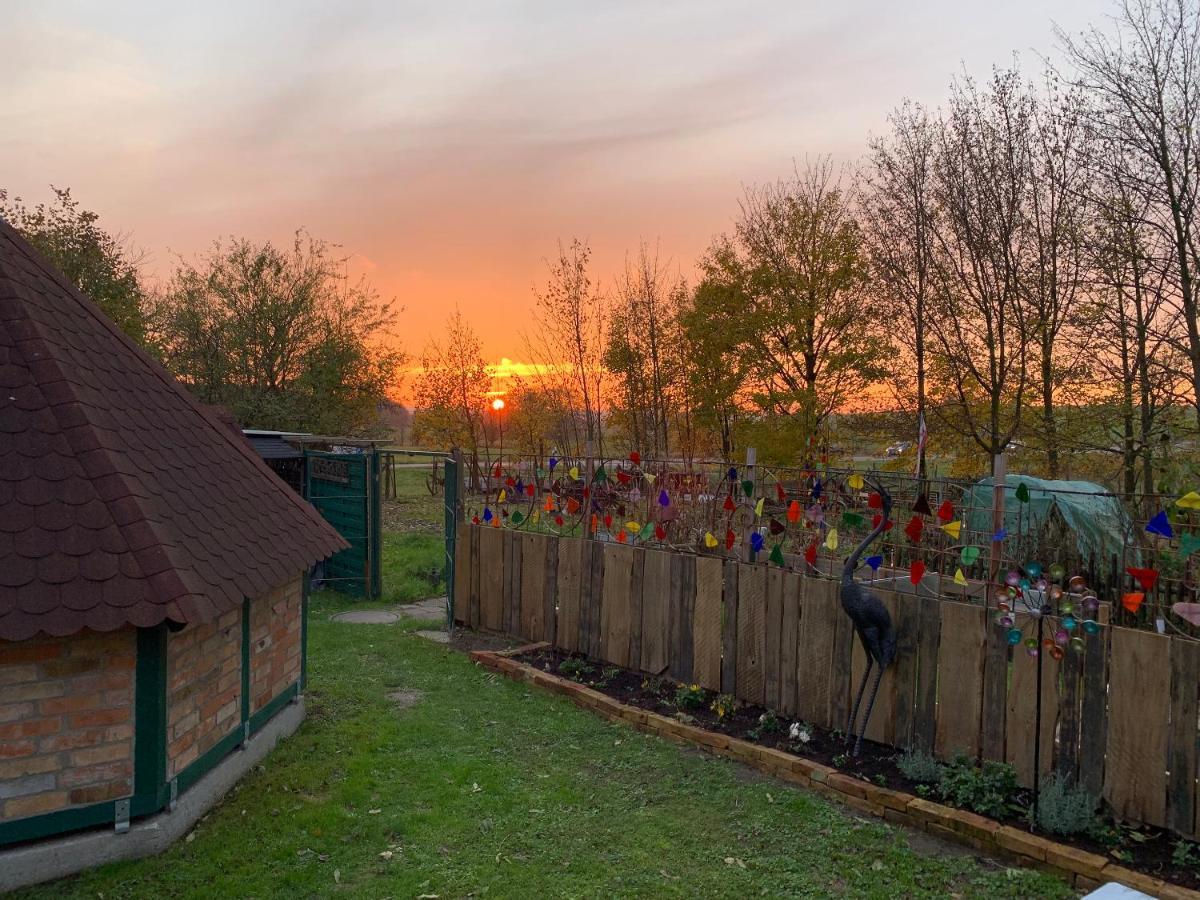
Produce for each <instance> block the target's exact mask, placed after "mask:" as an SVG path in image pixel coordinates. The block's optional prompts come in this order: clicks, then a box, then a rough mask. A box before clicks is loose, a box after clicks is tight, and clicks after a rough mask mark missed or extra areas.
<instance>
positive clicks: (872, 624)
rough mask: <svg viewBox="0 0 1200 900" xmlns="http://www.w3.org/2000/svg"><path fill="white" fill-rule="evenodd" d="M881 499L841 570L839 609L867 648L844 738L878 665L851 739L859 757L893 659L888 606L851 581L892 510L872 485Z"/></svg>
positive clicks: (887, 498)
mask: <svg viewBox="0 0 1200 900" xmlns="http://www.w3.org/2000/svg"><path fill="white" fill-rule="evenodd" d="M871 486H872V487H873V488H875V491H876V492H877V493H878V494H879V496H880V498H881V499H882V500H883V510H882V513H883V514H882V515H881V516H880V517H879V524H878V525H876V526H875V528H874V530H873V531H872V532H871V533H870V534H868V535H867V536H866V537H865V538H864V539H863V542H862V543H861V544H859V545H858V547H857V549H855V551H854V552H853V553H851V554H850V556H849V557H848V558H847V559H846V565H845V567H844V568H843V569H842V588H841V598H842V609H844V610H845V611H846V615H848V616H849V617H850V621H851V622H853V623H854V630H855V632H856V633H857V634H858V639H859V640H860V641H862V645H863V649H864V650H866V651H867V670H866V671H865V672H863V679H862V684H861V685H859V687H858V695H857V696H856V697H855V699H854V708H853V709H852V710H851V711H850V721H849V722H847V724H846V739H847V740H849V739H850V738H851V737H852V736H855V735H854V724H855V722H856V721H857V719H858V707H859V705H860V704H861V703H862V698H863V692H864V691H865V690H866V689H867V679H869V678H870V677H871V669H872V668H874V667H876V666H878V667H879V668H878V671H877V672H876V673H875V684H874V685H873V686H872V687H871V698H870V699H869V700H868V701H867V711H866V713H865V714H864V715H863V720H862V727H861V728H860V729H859V731H858V735H857V736H856V739H855V741H854V750H853V752H852V753H851V755H852V756H858V754H859V751H860V750H862V740H863V733H864V732H866V730H867V722H869V721H870V720H871V710H872V709H873V708H874V707H875V695H876V693H877V692H878V691H879V682H880V681H881V680H883V672H884V670H885V669H886V668H887V667H888V666H889V665H890V664H891V662H892V660H893V659H895V658H896V629H895V628H894V627H893V625H892V617H891V616H890V615H888V611H887V607H886V606H884V605H883V601H882V600H880V599H879V597H877V596H876V595H875V594H874V593H872V592H871V591H870V590H868V589H867V588H865V587H863V586H862V585H861V584H859V583H858V582H857V581H855V580H854V570H855V569H857V568H858V561H859V559H860V558H861V557H862V555H863V553H864V551H866V549H867V547H869V546H870V545H871V544H872V543H873V542H874V541H875V539H876V538H878V537H879V535H881V534H883V532H884V529H886V528H887V523H888V518H889V516H891V513H892V498H891V495H890V494H888V492H887V491H886V490H884V488H883V485H881V484H879V483H877V482H873V483H872V484H871Z"/></svg>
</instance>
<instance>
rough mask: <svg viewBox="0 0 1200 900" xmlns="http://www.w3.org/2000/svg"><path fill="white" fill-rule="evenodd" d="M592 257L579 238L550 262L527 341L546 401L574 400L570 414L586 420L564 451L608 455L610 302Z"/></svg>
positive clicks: (537, 296)
mask: <svg viewBox="0 0 1200 900" xmlns="http://www.w3.org/2000/svg"><path fill="white" fill-rule="evenodd" d="M591 256H592V251H591V249H590V248H589V247H588V245H587V244H586V243H585V242H583V241H580V240H579V239H578V238H575V239H573V240H572V241H571V243H570V244H569V245H567V246H563V244H562V243H561V242H560V243H559V245H558V257H557V258H556V259H555V260H553V261H550V262H548V263H547V265H548V267H549V276H548V278H547V281H546V285H545V287H544V288H543V289H541V290H537V289H535V290H534V296H535V298H536V306H535V310H534V322H533V330H532V331H531V332H529V333H527V334H526V335H525V336H524V338H525V344H526V350H527V352H528V353H529V356H530V358H531V360H533V362H534V368H535V371H536V375H535V376H534V377H535V379H536V380H537V381H538V382H539V384H538V387H539V389H540V390H541V391H542V392H543V393H544V395H545V396H559V397H570V398H572V404H573V408H572V409H570V410H568V412H569V413H571V414H572V415H571V417H572V418H575V417H576V416H581V417H582V419H583V427H582V434H580V433H579V432H580V429H579V428H578V425H576V429H575V431H576V433H575V440H574V443H575V446H574V447H570V448H568V447H563V448H561V449H562V450H563V451H564V452H566V451H574V452H576V453H578V452H580V451H583V450H585V449H588V448H591V449H593V450H596V451H599V452H601V453H603V428H602V424H603V422H602V413H601V393H602V392H601V389H602V387H603V384H604V367H603V362H602V356H603V353H604V341H605V336H606V323H607V302H606V300H605V298H604V296H603V295H602V294H601V293H600V292H599V291H598V290H597V289H596V287H595V285H594V284H593V282H592V277H591V275H590V273H589V267H590V265H591ZM564 387H565V388H567V390H566V391H564V390H562V389H563V388H564Z"/></svg>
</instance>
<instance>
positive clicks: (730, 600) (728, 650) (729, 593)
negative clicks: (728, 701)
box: [721, 559, 738, 694]
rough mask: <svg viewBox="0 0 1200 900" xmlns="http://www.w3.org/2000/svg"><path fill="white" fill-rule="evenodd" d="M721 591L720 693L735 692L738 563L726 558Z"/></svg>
mask: <svg viewBox="0 0 1200 900" xmlns="http://www.w3.org/2000/svg"><path fill="white" fill-rule="evenodd" d="M722 566H723V569H722V581H723V582H724V589H723V590H722V591H721V604H722V606H723V607H724V609H723V610H722V622H721V693H722V694H736V693H737V645H738V640H737V626H738V564H737V562H736V561H734V560H731V559H727V560H725V561H724V563H723V564H722Z"/></svg>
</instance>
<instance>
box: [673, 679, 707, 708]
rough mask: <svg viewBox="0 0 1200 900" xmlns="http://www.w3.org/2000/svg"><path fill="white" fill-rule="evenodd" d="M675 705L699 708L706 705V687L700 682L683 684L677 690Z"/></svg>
mask: <svg viewBox="0 0 1200 900" xmlns="http://www.w3.org/2000/svg"><path fill="white" fill-rule="evenodd" d="M675 705H676V706H678V707H679V708H680V709H699V708H700V707H702V706H703V705H704V688H702V687H700V685H698V684H681V685H680V686H679V689H678V690H676V691H675Z"/></svg>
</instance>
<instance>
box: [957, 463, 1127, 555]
mask: <svg viewBox="0 0 1200 900" xmlns="http://www.w3.org/2000/svg"><path fill="white" fill-rule="evenodd" d="M1021 484H1024V485H1025V487H1026V488H1027V489H1028V491H1029V501H1028V502H1027V503H1022V502H1021V501H1020V500H1018V499H1017V489H1018V488H1019V487H1020V485H1021ZM963 504H964V505H965V506H966V507H967V509H969V510H970V514H969V517H968V519H967V527H968V528H969V529H970V530H971V531H975V532H978V533H980V534H990V533H991V531H992V479H991V478H984V479H982V480H980V481H979V482H977V483H976V484H974V485H972V486H971V487H970V488H968V489H967V492H966V494H965V495H964V497H963ZM1056 508H1057V510H1058V512H1059V514H1060V515H1061V516H1062V517H1063V520H1064V521H1065V522H1066V523H1067V527H1068V528H1070V529H1071V531H1072V532H1073V533H1074V534H1075V537H1076V543H1077V546H1078V548H1079V553H1080V555H1081V556H1083V557H1084V558H1085V559H1086V558H1087V557H1088V556H1089V555H1091V554H1093V553H1094V554H1095V555H1096V558H1097V559H1105V558H1107V557H1108V556H1109V555H1111V554H1114V553H1115V554H1118V555H1119V554H1120V553H1121V547H1122V545H1124V544H1125V543H1126V540H1127V539H1128V537H1129V535H1130V534H1131V533H1132V525H1131V524H1130V521H1129V517H1128V516H1127V515H1126V514H1125V510H1124V509H1123V508H1122V506H1121V501H1120V500H1119V499H1118V498H1116V497H1114V496H1113V495H1112V494H1111V493H1109V491H1108V490H1106V489H1105V488H1103V487H1101V486H1100V485H1098V484H1093V483H1092V482H1090V481H1050V480H1048V479H1045V478H1034V477H1032V476H1030V475H1009V476H1008V477H1007V478H1006V479H1005V482H1004V530H1005V531H1007V532H1008V534H1009V535H1011V536H1013V537H1027V536H1030V535H1033V534H1036V533H1037V531H1038V530H1039V529H1040V528H1041V527H1042V526H1043V525H1044V524H1045V522H1046V519H1047V518H1048V517H1049V516H1050V513H1051V510H1053V509H1056Z"/></svg>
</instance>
